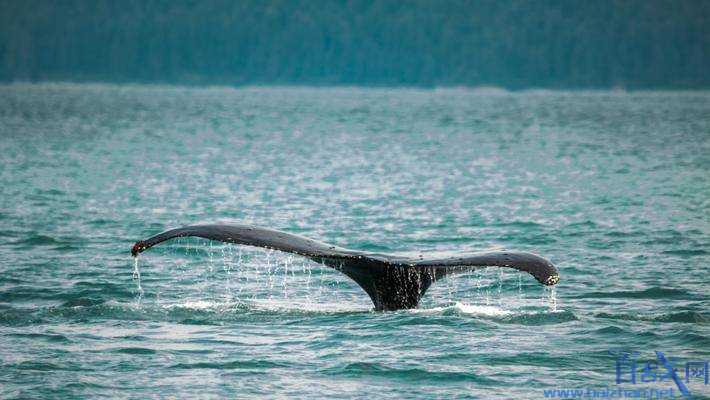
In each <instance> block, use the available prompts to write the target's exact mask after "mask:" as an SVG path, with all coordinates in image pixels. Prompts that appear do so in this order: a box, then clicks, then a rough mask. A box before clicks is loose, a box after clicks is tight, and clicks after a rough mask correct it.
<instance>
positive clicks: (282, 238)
mask: <svg viewBox="0 0 710 400" xmlns="http://www.w3.org/2000/svg"><path fill="white" fill-rule="evenodd" d="M186 236H196V237H201V238H205V239H210V240H218V241H221V242H227V243H235V244H241V245H247V246H257V247H264V248H267V249H274V250H280V251H284V252H288V253H294V254H298V255H301V256H304V257H307V258H309V259H311V260H313V261H316V262H318V263H321V264H324V265H327V266H329V267H332V268H334V269H336V270H338V271H340V272H342V273H344V274H345V275H347V276H348V277H350V278H351V279H352V280H354V281H355V282H356V283H357V284H358V285H360V287H362V289H363V290H365V292H366V293H367V294H368V295H369V296H370V299H372V302H373V303H374V305H375V309H376V310H380V311H385V310H386V311H390V310H400V309H407V308H415V307H417V305H418V304H419V300H420V299H421V298H422V296H424V293H425V292H426V290H427V289H428V288H429V286H431V284H432V283H433V282H435V281H437V280H439V279H441V278H443V277H445V276H447V275H449V274H455V273H462V272H468V271H472V270H475V269H478V268H482V267H507V268H513V269H517V270H519V271H524V272H527V273H529V274H530V275H532V276H533V277H534V278H535V279H536V280H537V281H538V282H540V283H541V284H543V285H548V286H549V285H555V284H557V282H559V280H560V275H559V273H558V272H557V269H556V268H555V266H554V265H552V263H550V262H549V261H547V260H546V259H544V258H542V257H540V256H537V255H535V254H531V253H524V252H509V251H494V252H485V253H462V254H460V255H458V256H455V257H449V258H431V259H428V258H424V257H422V256H420V257H414V258H413V257H402V256H396V255H390V254H380V253H371V252H365V251H358V250H350V249H345V248H342V247H338V246H333V245H330V244H327V243H323V242H319V241H316V240H312V239H309V238H306V237H303V236H299V235H294V234H291V233H286V232H282V231H277V230H274V229H267V228H260V227H257V226H251V225H194V226H186V227H183V228H177V229H172V230H169V231H166V232H163V233H161V234H158V235H155V236H153V237H151V238H148V239H146V240H140V241H138V242H136V243H135V244H134V245H133V248H132V249H131V254H132V255H133V256H134V257H135V256H137V255H138V253H141V252H143V251H145V250H147V249H149V248H151V247H153V246H155V245H157V244H159V243H161V242H164V241H166V240H170V239H173V238H177V237H186Z"/></svg>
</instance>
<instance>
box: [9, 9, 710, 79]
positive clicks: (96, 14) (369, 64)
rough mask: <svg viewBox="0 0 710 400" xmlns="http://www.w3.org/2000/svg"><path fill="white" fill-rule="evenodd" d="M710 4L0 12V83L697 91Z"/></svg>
mask: <svg viewBox="0 0 710 400" xmlns="http://www.w3.org/2000/svg"><path fill="white" fill-rule="evenodd" d="M709 16H710V1H685V0H670V1H666V0H592V1H572V0H561V1H501V0H480V1H464V0H381V1H361V0H352V1H325V0H239V1H231V0H230V1H226V0H209V1H207V0H205V1H183V0H180V1H177V0H160V1H146V0H121V1H117V0H113V1H111V0H86V1H84V0H55V1H50V0H0V80H3V81H15V80H22V81H25V80H32V81H35V80H61V81H66V80H69V81H110V82H155V83H178V84H228V85H242V84H314V85H333V84H342V85H416V86H434V85H477V86H478V85H495V86H502V87H506V88H511V89H517V88H526V87H547V88H606V87H625V88H699V87H710V72H708V71H710V18H709Z"/></svg>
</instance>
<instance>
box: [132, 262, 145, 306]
mask: <svg viewBox="0 0 710 400" xmlns="http://www.w3.org/2000/svg"><path fill="white" fill-rule="evenodd" d="M133 280H134V281H136V286H137V289H138V299H139V300H140V299H141V298H142V297H143V287H142V286H141V271H140V269H138V256H136V257H133Z"/></svg>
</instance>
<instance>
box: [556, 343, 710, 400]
mask: <svg viewBox="0 0 710 400" xmlns="http://www.w3.org/2000/svg"><path fill="white" fill-rule="evenodd" d="M609 354H611V355H612V356H614V359H615V363H614V372H615V373H614V375H615V376H614V383H615V384H616V385H617V386H616V387H601V388H599V387H598V388H592V387H586V388H572V389H561V388H554V389H545V390H543V394H544V396H545V398H557V399H585V398H586V399H604V398H614V399H625V398H636V399H671V398H686V399H690V398H692V395H691V390H690V389H689V387H692V385H708V383H709V381H710V379H709V378H710V373H709V372H708V361H707V360H702V361H700V360H691V361H685V362H682V361H680V360H678V359H677V358H675V357H667V356H666V355H665V354H664V353H663V352H661V351H656V352H655V357H654V358H652V359H646V360H642V359H640V358H639V353H638V352H634V351H625V350H616V351H615V350H610V351H609ZM664 383H667V384H668V387H667V388H663V389H658V388H650V387H649V386H650V385H651V384H655V386H658V384H661V385H663V384H664Z"/></svg>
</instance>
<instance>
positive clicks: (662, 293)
mask: <svg viewBox="0 0 710 400" xmlns="http://www.w3.org/2000/svg"><path fill="white" fill-rule="evenodd" d="M571 297H574V298H587V299H590V298H591V299H607V298H610V299H617V298H618V299H692V298H696V296H694V295H693V294H692V293H691V292H689V291H687V290H685V289H675V288H663V287H650V288H648V289H644V290H618V291H614V292H589V293H583V294H579V295H576V296H571Z"/></svg>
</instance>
